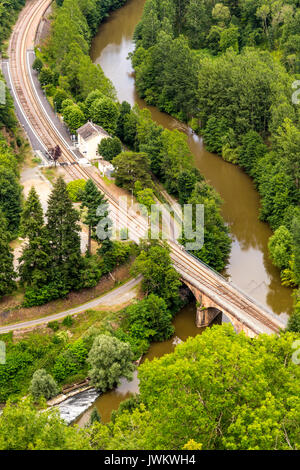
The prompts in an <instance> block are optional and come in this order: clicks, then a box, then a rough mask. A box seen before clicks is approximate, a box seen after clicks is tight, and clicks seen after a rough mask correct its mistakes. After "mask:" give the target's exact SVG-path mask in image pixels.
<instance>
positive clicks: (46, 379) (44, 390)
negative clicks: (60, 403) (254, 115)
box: [29, 369, 59, 401]
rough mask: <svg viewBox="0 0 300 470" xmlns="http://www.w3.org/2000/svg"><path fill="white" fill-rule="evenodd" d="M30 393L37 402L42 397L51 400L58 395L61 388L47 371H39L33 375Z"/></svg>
mask: <svg viewBox="0 0 300 470" xmlns="http://www.w3.org/2000/svg"><path fill="white" fill-rule="evenodd" d="M29 391H30V393H31V395H32V396H33V398H34V399H35V400H36V401H38V400H39V399H40V398H41V397H43V398H46V400H49V399H50V398H52V397H54V396H55V395H57V394H58V391H59V388H58V386H57V384H56V382H55V380H54V378H53V377H52V376H51V375H50V374H47V372H46V370H45V369H38V370H36V371H35V373H34V374H33V377H32V380H31V384H30V389H29Z"/></svg>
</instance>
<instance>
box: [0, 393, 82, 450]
mask: <svg viewBox="0 0 300 470" xmlns="http://www.w3.org/2000/svg"><path fill="white" fill-rule="evenodd" d="M0 449H1V450H67V449H68V450H88V449H90V445H89V442H88V439H87V438H86V437H85V436H84V435H83V431H79V430H78V429H76V428H74V427H72V426H70V427H69V426H67V425H66V424H65V423H64V421H63V420H62V419H61V418H60V417H59V411H58V410H57V411H54V410H51V411H45V412H43V413H41V412H39V411H38V410H37V409H36V408H35V407H34V405H33V403H32V402H31V401H30V400H29V399H26V400H23V401H22V400H21V401H19V402H18V405H17V406H15V405H14V404H13V403H8V404H7V405H6V407H5V408H4V411H3V414H2V416H1V418H0Z"/></svg>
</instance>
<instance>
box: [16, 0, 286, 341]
mask: <svg viewBox="0 0 300 470" xmlns="http://www.w3.org/2000/svg"><path fill="white" fill-rule="evenodd" d="M50 3H51V0H32V1H31V2H28V3H27V5H26V6H25V8H24V9H23V11H22V13H21V15H20V17H19V20H18V22H17V24H16V27H15V28H14V31H13V34H12V37H11V41H10V48H9V56H10V60H9V65H8V68H9V70H10V72H9V74H10V78H11V83H12V85H13V94H14V97H15V101H16V102H17V104H18V106H19V107H20V109H21V111H22V114H23V116H24V117H25V119H26V121H27V122H28V123H29V124H30V127H31V128H32V129H33V130H34V133H35V134H36V136H37V137H38V139H39V141H40V142H42V143H43V144H44V146H45V147H49V146H52V147H53V146H54V145H57V144H58V145H59V146H60V147H61V149H62V155H63V157H64V159H65V161H69V162H70V164H71V163H74V162H76V163H78V158H76V155H75V154H74V152H73V151H72V150H71V149H70V147H69V146H68V145H67V142H66V141H65V139H64V138H63V137H62V135H61V133H60V132H59V130H58V129H57V128H56V127H55V123H54V122H53V120H51V118H50V117H49V115H48V114H47V113H46V112H45V106H43V103H42V101H41V98H40V96H38V94H37V90H36V89H35V87H34V86H33V83H32V79H31V75H30V72H29V64H28V54H27V53H28V50H32V49H33V43H34V38H35V34H36V30H37V27H38V24H39V21H40V19H41V18H42V16H43V13H44V11H45V10H46V8H47V7H48V6H49V5H50ZM68 169H70V167H68V166H67V167H66V170H67V171H68ZM73 169H74V166H73ZM74 173H75V169H74ZM76 173H77V175H75V174H74V177H77V178H78V174H81V176H80V177H81V178H85V179H88V178H92V179H93V180H94V181H95V184H96V185H97V186H98V187H99V189H100V190H102V191H103V192H104V193H105V194H106V197H107V199H108V201H109V203H110V209H111V216H112V217H113V219H119V220H120V219H121V221H123V222H124V221H125V223H126V224H127V226H128V224H130V223H131V224H133V226H134V227H133V229H130V235H131V238H132V239H133V240H135V241H139V239H140V238H141V237H143V236H144V235H145V234H146V233H147V228H148V227H147V222H146V221H145V219H143V218H141V217H140V216H138V215H137V214H129V215H128V212H127V210H126V209H124V207H122V206H120V205H119V204H118V201H116V199H115V198H114V197H113V196H112V195H111V194H110V193H109V192H108V190H107V189H105V188H103V185H102V184H101V180H100V179H96V178H95V177H94V176H93V175H91V174H89V172H88V169H86V168H81V167H79V166H78V165H76ZM169 246H170V250H171V258H172V261H173V264H174V266H175V268H176V270H177V271H178V272H179V273H180V275H181V277H182V279H183V281H184V282H187V283H188V284H189V285H192V286H193V287H194V288H195V289H196V291H197V293H200V294H205V295H206V296H207V297H208V298H210V299H211V300H213V301H214V303H215V305H217V306H218V308H219V309H220V310H222V311H224V312H225V313H226V314H229V316H231V318H232V320H233V322H234V321H237V322H238V324H239V325H240V328H241V329H244V330H245V331H246V332H250V333H251V334H254V335H256V334H260V333H278V332H279V331H280V329H282V328H284V325H283V324H282V322H281V321H280V320H279V319H278V318H276V316H274V314H272V313H271V312H268V311H267V309H266V308H265V307H263V306H260V305H259V304H258V302H257V301H256V300H255V299H252V298H250V297H249V296H248V295H247V294H245V293H244V292H242V291H241V290H240V289H239V288H237V287H236V286H234V285H233V284H232V283H230V282H228V281H227V280H226V279H224V278H222V277H221V276H220V275H219V274H217V273H215V272H214V271H213V270H211V269H210V268H209V267H208V266H206V265H204V264H203V263H202V262H200V261H199V260H197V259H195V258H194V257H193V256H192V255H190V254H189V253H188V252H186V251H185V250H184V248H183V247H181V246H180V245H179V244H178V243H177V242H176V241H175V242H174V240H169Z"/></svg>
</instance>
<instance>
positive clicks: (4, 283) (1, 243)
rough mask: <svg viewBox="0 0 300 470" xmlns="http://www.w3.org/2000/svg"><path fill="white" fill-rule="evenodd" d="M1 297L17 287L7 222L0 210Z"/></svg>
mask: <svg viewBox="0 0 300 470" xmlns="http://www.w3.org/2000/svg"><path fill="white" fill-rule="evenodd" d="M0 227H1V230H0V298H1V297H3V296H4V295H7V294H10V293H11V292H12V291H13V290H14V289H15V287H16V283H15V278H16V274H15V271H14V265H13V260H14V257H13V253H12V250H11V249H10V246H9V243H8V240H9V234H8V231H7V222H6V219H5V217H4V214H3V212H2V211H1V210H0Z"/></svg>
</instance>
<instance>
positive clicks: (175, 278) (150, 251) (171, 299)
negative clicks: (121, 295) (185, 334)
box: [131, 243, 180, 311]
mask: <svg viewBox="0 0 300 470" xmlns="http://www.w3.org/2000/svg"><path fill="white" fill-rule="evenodd" d="M131 272H132V274H133V275H134V276H136V275H138V274H142V275H143V283H142V285H143V290H144V292H145V293H146V294H147V295H149V294H155V295H157V296H159V297H161V298H162V299H164V300H165V302H166V304H167V306H168V308H170V309H171V310H172V311H176V310H177V309H178V308H179V306H180V298H179V287H180V277H179V274H178V273H177V272H176V270H175V269H174V268H173V266H172V263H171V258H170V253H169V248H168V247H167V246H162V245H160V244H155V243H153V244H152V245H149V246H147V245H146V246H144V247H142V251H141V253H140V255H139V256H138V257H137V258H136V260H135V262H134V263H133V265H132V269H131Z"/></svg>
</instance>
